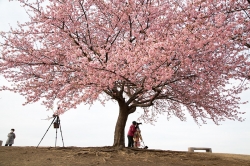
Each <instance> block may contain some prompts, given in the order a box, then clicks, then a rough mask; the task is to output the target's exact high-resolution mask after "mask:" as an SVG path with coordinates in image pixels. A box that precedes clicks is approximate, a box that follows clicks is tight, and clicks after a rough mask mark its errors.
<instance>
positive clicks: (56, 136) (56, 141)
mask: <svg viewBox="0 0 250 166" xmlns="http://www.w3.org/2000/svg"><path fill="white" fill-rule="evenodd" d="M56 142H57V128H56V140H55V147H56Z"/></svg>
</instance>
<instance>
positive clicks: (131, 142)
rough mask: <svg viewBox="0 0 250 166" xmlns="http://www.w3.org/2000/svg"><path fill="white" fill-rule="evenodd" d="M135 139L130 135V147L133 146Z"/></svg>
mask: <svg viewBox="0 0 250 166" xmlns="http://www.w3.org/2000/svg"><path fill="white" fill-rule="evenodd" d="M133 144H134V140H133V137H132V136H129V135H128V147H133Z"/></svg>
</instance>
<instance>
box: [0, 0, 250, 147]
mask: <svg viewBox="0 0 250 166" xmlns="http://www.w3.org/2000/svg"><path fill="white" fill-rule="evenodd" d="M19 1H20V3H21V4H22V5H23V7H24V8H25V9H26V11H27V14H29V17H30V20H29V21H28V22H26V23H22V24H18V28H15V29H14V28H11V29H10V31H9V32H1V37H2V38H3V42H2V43H1V47H0V48H1V50H0V51H1V59H0V73H1V74H2V75H3V76H4V77H5V78H6V79H7V80H8V81H10V82H12V86H11V87H7V86H5V87H3V89H4V90H11V91H14V92H17V93H19V94H21V95H23V96H25V97H26V99H27V102H26V103H25V104H28V103H33V102H37V101H40V100H41V101H43V104H44V105H45V106H46V107H47V108H51V107H52V106H53V104H54V103H55V102H57V104H58V105H59V106H60V108H61V109H60V110H59V112H58V114H62V113H63V112H65V111H67V110H69V109H71V108H76V107H77V105H79V104H81V103H85V104H93V102H94V101H100V102H101V103H103V104H105V102H106V101H108V100H113V101H115V102H117V104H118V105H119V110H118V111H119V115H118V119H117V123H116V127H115V133H114V144H113V146H124V143H125V134H124V128H125V125H126V121H127V118H128V116H129V114H131V113H134V112H135V111H136V109H137V108H142V109H139V111H141V112H142V115H141V117H140V118H141V119H142V120H144V121H145V122H149V123H150V122H152V121H154V120H155V118H156V116H157V115H158V114H164V115H166V116H167V117H168V118H170V117H172V116H176V117H178V118H179V119H180V120H185V117H186V116H185V113H189V114H190V115H191V116H192V117H193V119H194V121H195V122H196V123H197V124H203V123H206V121H207V120H212V121H213V122H214V123H215V124H218V123H219V122H220V121H224V120H226V119H230V120H238V121H242V120H243V119H242V117H241V116H240V115H241V114H243V113H244V112H240V111H239V105H240V104H243V103H244V102H242V101H241V100H240V98H239V97H238V95H239V94H240V93H241V92H242V91H244V90H246V89H248V86H247V81H246V78H247V76H248V75H249V61H248V60H249V59H248V56H249V50H250V35H249V34H250V3H249V2H248V1H247V0H206V1H205V0H186V1H183V0H85V1H84V0H47V1H46V0H36V1H34V0H33V1H32V0H19ZM232 80H233V81H234V82H236V83H234V84H231V83H232Z"/></svg>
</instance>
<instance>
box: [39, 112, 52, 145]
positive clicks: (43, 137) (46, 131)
mask: <svg viewBox="0 0 250 166" xmlns="http://www.w3.org/2000/svg"><path fill="white" fill-rule="evenodd" d="M55 119H56V117H55V118H54V119H53V120H52V122H51V124H50V125H49V128H50V126H51V125H52V124H53V122H54V121H55ZM49 128H48V129H47V131H46V132H45V134H44V135H43V137H42V139H41V141H40V142H39V144H38V145H37V147H38V146H39V145H40V143H41V142H42V140H43V138H44V136H45V135H46V133H47V132H48V130H49ZM37 147H36V148H37Z"/></svg>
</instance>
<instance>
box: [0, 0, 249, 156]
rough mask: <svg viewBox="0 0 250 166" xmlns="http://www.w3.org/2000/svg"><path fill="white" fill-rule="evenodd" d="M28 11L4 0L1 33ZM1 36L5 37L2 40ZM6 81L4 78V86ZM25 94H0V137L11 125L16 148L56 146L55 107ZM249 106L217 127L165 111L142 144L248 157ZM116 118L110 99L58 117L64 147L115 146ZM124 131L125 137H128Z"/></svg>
mask: <svg viewBox="0 0 250 166" xmlns="http://www.w3.org/2000/svg"><path fill="white" fill-rule="evenodd" d="M27 19H28V17H27V16H26V14H25V12H24V10H23V9H22V8H21V7H20V5H19V4H18V3H17V2H9V1H8V0H0V31H7V30H8V29H9V25H11V26H14V27H15V25H16V22H17V21H20V22H24V21H27ZM0 40H1V39H0ZM4 83H6V81H5V80H4V79H3V78H2V77H0V84H4ZM249 96H250V91H248V92H245V93H244V94H242V95H241V97H242V100H243V101H246V100H248V99H249ZM24 102H25V99H24V97H22V96H20V95H18V94H14V93H11V92H0V140H2V141H3V144H5V141H6V140H7V134H8V133H9V131H10V129H11V128H15V130H16V131H15V133H16V136H17V137H16V139H15V144H14V146H37V145H38V143H39V142H40V141H41V139H42V137H43V136H44V134H45V133H46V132H47V133H46V135H45V137H44V138H43V140H42V141H41V143H40V145H39V146H52V147H53V146H55V142H56V139H55V137H56V129H54V128H53V126H51V127H50V128H49V126H50V124H51V122H52V119H51V120H42V119H46V118H47V117H48V116H50V117H51V116H52V115H53V111H52V110H51V111H46V108H45V107H44V106H42V105H40V104H39V103H35V104H31V105H27V106H22V104H23V103H24ZM249 106H250V104H246V105H243V106H241V108H240V110H241V111H245V112H246V114H245V115H244V116H243V117H244V118H246V120H245V121H244V122H238V121H229V120H227V121H225V122H221V125H219V126H217V125H215V124H214V123H213V122H208V124H206V125H202V126H198V125H197V124H196V123H195V122H194V121H193V120H192V118H191V117H190V116H188V117H187V121H186V122H182V121H180V120H179V119H177V118H172V119H170V120H169V121H168V120H167V118H166V117H165V116H164V115H159V119H158V121H157V122H156V123H155V124H154V125H150V124H144V123H143V124H142V125H141V130H142V137H143V139H144V144H145V145H147V146H148V147H149V148H150V149H163V150H173V151H187V149H188V147H210V148H212V151H213V152H215V153H236V154H248V155H250V111H249ZM117 116H118V105H117V104H116V103H115V102H112V101H110V102H108V103H107V104H106V106H105V107H103V106H102V105H100V104H99V103H95V104H94V105H93V106H92V107H91V108H90V107H89V106H88V105H80V106H79V107H78V108H77V109H72V110H69V111H68V112H66V113H64V114H63V115H61V116H60V119H61V128H62V136H63V141H64V145H65V146H78V147H90V146H112V144H113V137H114V129H115V124H116V120H117ZM139 116H140V110H138V111H137V112H136V113H134V114H132V115H130V116H129V118H128V122H127V125H126V128H125V132H126V133H127V131H128V127H129V126H130V124H131V123H132V121H133V120H137V118H138V117H139ZM126 133H125V135H126ZM56 143H57V146H62V138H61V132H60V130H58V131H57V142H56ZM126 145H127V138H126Z"/></svg>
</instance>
